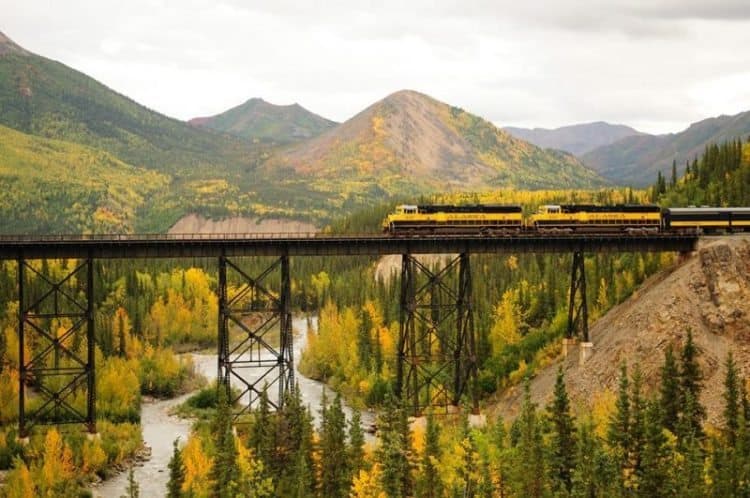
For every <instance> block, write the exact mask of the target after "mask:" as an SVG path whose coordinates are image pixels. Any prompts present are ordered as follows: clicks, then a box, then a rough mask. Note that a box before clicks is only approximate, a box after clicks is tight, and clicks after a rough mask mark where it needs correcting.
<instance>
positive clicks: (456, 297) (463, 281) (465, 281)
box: [396, 253, 479, 416]
mask: <svg viewBox="0 0 750 498" xmlns="http://www.w3.org/2000/svg"><path fill="white" fill-rule="evenodd" d="M471 287H472V286H471V267H470V261H469V255H468V254H466V253H462V254H460V255H459V256H458V257H457V258H455V259H453V260H452V261H450V262H449V263H448V264H447V265H445V266H444V267H443V268H442V269H440V270H436V271H434V272H433V271H432V270H430V269H429V268H427V267H426V266H425V265H423V264H422V263H420V262H419V261H418V260H416V259H415V258H414V257H412V256H411V255H409V254H404V255H403V256H402V264H401V319H400V321H401V327H400V331H399V340H398V358H397V373H396V376H397V379H396V395H397V396H399V397H400V398H401V400H402V401H403V403H404V406H406V407H408V409H409V411H410V412H411V414H412V415H414V416H420V415H421V414H422V412H423V409H424V408H427V407H442V408H444V409H445V410H446V411H449V410H450V409H451V407H455V406H457V405H458V404H459V403H460V402H461V399H462V397H463V395H464V394H469V396H470V397H471V400H472V409H473V411H474V412H475V413H478V406H479V405H478V397H477V393H476V369H477V364H476V362H477V359H476V337H475V332H474V319H473V308H472V298H471Z"/></svg>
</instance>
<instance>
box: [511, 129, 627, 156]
mask: <svg viewBox="0 0 750 498" xmlns="http://www.w3.org/2000/svg"><path fill="white" fill-rule="evenodd" d="M503 129H504V130H505V131H507V132H508V133H510V134H511V135H513V136H514V137H516V138H520V139H521V140H526V141H527V142H531V143H532V144H534V145H537V146H539V147H542V148H545V149H547V148H550V149H559V150H564V151H566V152H570V153H571V154H574V155H576V156H578V157H581V156H582V155H583V154H585V153H587V152H589V151H592V150H594V149H596V148H597V147H601V146H603V145H609V144H611V143H613V142H616V141H618V140H620V139H622V138H625V137H629V136H634V135H642V133H641V132H639V131H638V130H635V129H633V128H631V127H630V126H625V125H615V124H610V123H605V122H604V121H596V122H594V123H583V124H575V125H570V126H562V127H560V128H553V129H547V128H533V129H530V128H517V127H514V126H506V127H504V128H503Z"/></svg>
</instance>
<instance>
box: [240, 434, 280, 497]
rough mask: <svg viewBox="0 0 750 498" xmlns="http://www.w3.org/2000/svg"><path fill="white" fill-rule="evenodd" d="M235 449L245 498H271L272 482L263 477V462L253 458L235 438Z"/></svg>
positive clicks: (248, 450)
mask: <svg viewBox="0 0 750 498" xmlns="http://www.w3.org/2000/svg"><path fill="white" fill-rule="evenodd" d="M235 446H236V447H237V465H238V467H239V469H240V485H241V488H243V489H244V490H245V493H246V495H245V496H247V498H265V497H270V496H273V480H272V479H271V478H270V477H263V462H261V461H260V460H258V459H256V458H255V457H254V456H253V450H251V449H250V448H247V447H246V446H245V445H244V444H242V442H241V441H240V440H239V439H237V438H236V437H235Z"/></svg>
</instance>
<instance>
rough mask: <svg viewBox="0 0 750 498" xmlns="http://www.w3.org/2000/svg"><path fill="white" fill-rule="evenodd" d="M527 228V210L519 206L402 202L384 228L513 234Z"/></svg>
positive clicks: (400, 231) (395, 232)
mask: <svg viewBox="0 0 750 498" xmlns="http://www.w3.org/2000/svg"><path fill="white" fill-rule="evenodd" d="M523 228H524V224H523V213H522V209H521V206H518V205H509V206H506V205H496V204H474V205H462V206H452V205H432V204H429V205H414V204H402V205H400V206H396V212H395V213H392V214H389V215H388V216H387V217H386V219H385V220H384V221H383V231H384V232H386V233H390V234H392V235H409V234H429V233H454V234H484V235H490V234H510V233H519V232H521V231H522V230H523Z"/></svg>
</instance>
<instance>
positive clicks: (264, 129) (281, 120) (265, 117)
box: [188, 98, 337, 144]
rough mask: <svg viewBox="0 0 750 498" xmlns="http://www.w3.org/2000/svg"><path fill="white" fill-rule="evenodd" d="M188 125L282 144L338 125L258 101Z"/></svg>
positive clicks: (295, 106) (297, 107) (292, 108)
mask: <svg viewBox="0 0 750 498" xmlns="http://www.w3.org/2000/svg"><path fill="white" fill-rule="evenodd" d="M188 122H189V123H190V124H191V125H193V126H197V127H200V128H211V129H214V130H218V131H222V132H225V133H229V134H231V135H235V136H237V137H240V138H244V139H250V140H259V141H267V142H272V143H279V144H285V143H292V142H298V141H300V140H307V139H309V138H312V137H316V136H318V135H320V134H321V133H323V132H325V131H327V130H329V129H331V128H333V127H334V126H336V124H337V123H336V122H334V121H331V120H328V119H326V118H324V117H321V116H318V115H317V114H314V113H312V112H310V111H308V110H307V109H305V108H304V107H302V106H301V105H299V104H292V105H274V104H270V103H268V102H266V101H265V100H263V99H257V98H256V99H250V100H248V101H247V102H245V103H244V104H242V105H239V106H237V107H233V108H232V109H229V110H228V111H225V112H223V113H221V114H217V115H216V116H211V117H206V118H193V119H191V120H190V121H188Z"/></svg>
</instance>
